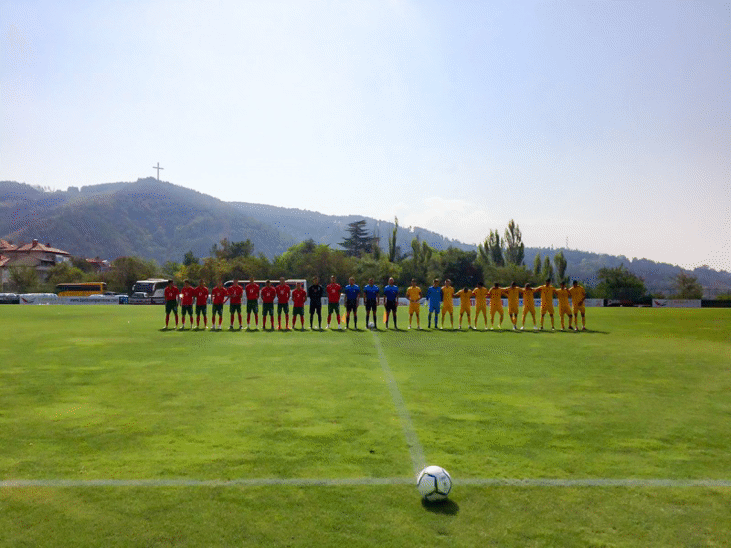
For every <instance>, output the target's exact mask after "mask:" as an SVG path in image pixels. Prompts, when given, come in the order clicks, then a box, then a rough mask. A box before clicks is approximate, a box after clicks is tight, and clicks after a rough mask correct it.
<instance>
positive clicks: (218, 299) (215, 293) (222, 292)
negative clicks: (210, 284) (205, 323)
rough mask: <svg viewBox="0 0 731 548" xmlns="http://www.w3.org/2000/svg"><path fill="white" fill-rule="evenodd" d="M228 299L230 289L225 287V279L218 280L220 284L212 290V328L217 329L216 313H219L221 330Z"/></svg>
mask: <svg viewBox="0 0 731 548" xmlns="http://www.w3.org/2000/svg"><path fill="white" fill-rule="evenodd" d="M226 299H228V291H227V290H226V288H225V287H223V280H218V285H217V286H216V287H214V288H213V290H212V291H211V301H212V303H213V304H212V307H211V308H212V309H213V312H212V314H211V329H216V314H218V330H219V331H220V330H221V323H223V304H224V303H225V302H226Z"/></svg>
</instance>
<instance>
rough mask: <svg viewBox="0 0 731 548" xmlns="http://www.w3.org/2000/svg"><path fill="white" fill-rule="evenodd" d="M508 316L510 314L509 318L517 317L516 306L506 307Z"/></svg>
mask: <svg viewBox="0 0 731 548" xmlns="http://www.w3.org/2000/svg"><path fill="white" fill-rule="evenodd" d="M508 314H510V315H511V316H517V315H518V305H517V304H514V305H510V306H508Z"/></svg>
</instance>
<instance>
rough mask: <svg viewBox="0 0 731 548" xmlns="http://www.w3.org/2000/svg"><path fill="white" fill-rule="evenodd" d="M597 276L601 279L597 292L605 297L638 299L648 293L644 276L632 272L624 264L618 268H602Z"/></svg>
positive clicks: (625, 299)
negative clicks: (643, 279)
mask: <svg viewBox="0 0 731 548" xmlns="http://www.w3.org/2000/svg"><path fill="white" fill-rule="evenodd" d="M597 278H598V279H599V280H600V282H599V283H598V284H597V286H596V289H597V293H598V294H599V296H600V297H602V298H604V299H616V300H621V301H638V300H639V299H640V298H641V297H642V296H643V295H644V294H645V293H646V289H645V283H644V282H643V281H642V278H640V277H638V276H636V275H634V274H632V273H631V272H630V271H629V270H627V268H626V267H625V266H624V264H621V265H619V266H618V267H616V268H607V267H604V268H600V269H599V271H598V272H597Z"/></svg>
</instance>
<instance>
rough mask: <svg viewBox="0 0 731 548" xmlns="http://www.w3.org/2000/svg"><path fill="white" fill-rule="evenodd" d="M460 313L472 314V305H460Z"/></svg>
mask: <svg viewBox="0 0 731 548" xmlns="http://www.w3.org/2000/svg"><path fill="white" fill-rule="evenodd" d="M459 313H460V315H462V314H465V313H467V314H471V313H472V307H471V306H470V307H466V306H460V307H459Z"/></svg>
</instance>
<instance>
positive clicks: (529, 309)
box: [523, 304, 536, 314]
mask: <svg viewBox="0 0 731 548" xmlns="http://www.w3.org/2000/svg"><path fill="white" fill-rule="evenodd" d="M526 312H530V313H532V314H535V313H536V307H535V305H532V304H527V305H525V306H524V307H523V314H525V313H526Z"/></svg>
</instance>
